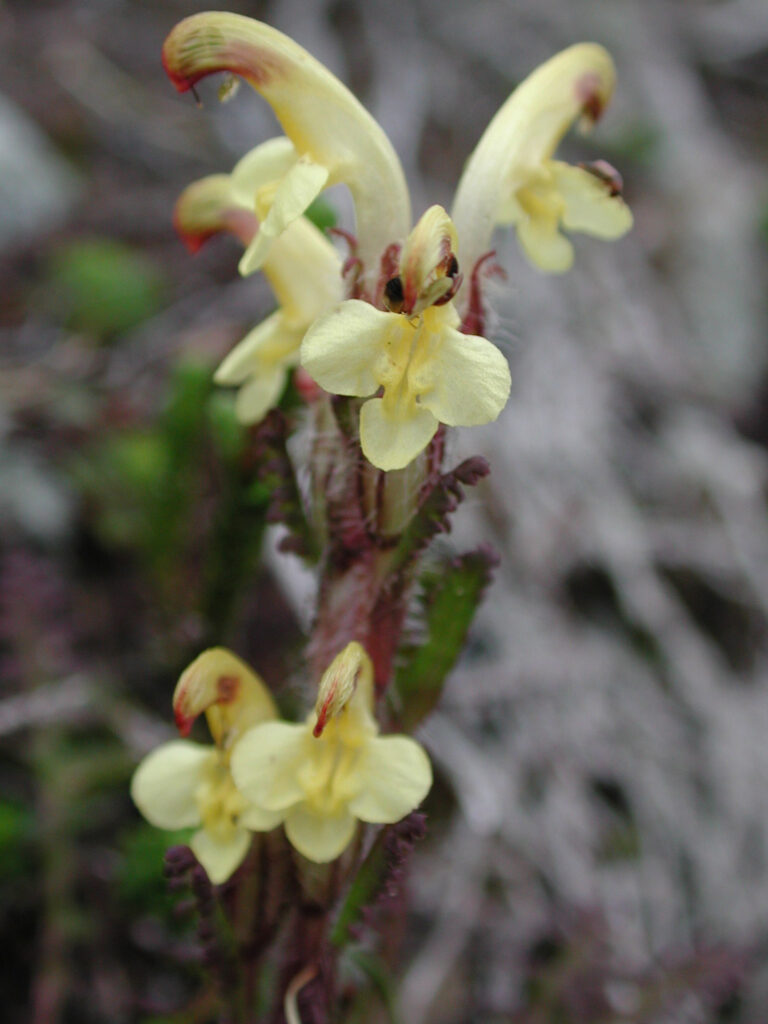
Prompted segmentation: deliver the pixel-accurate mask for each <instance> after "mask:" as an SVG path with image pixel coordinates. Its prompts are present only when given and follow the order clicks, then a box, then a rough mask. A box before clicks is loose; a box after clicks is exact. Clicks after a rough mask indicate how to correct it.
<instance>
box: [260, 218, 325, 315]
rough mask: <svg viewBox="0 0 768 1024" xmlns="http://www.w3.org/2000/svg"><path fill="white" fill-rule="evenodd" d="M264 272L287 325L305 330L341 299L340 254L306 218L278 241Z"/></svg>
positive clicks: (283, 234)
mask: <svg viewBox="0 0 768 1024" xmlns="http://www.w3.org/2000/svg"><path fill="white" fill-rule="evenodd" d="M262 269H263V271H264V274H265V276H266V278H267V280H268V281H269V283H270V285H271V286H272V291H273V292H274V293H275V298H276V299H277V301H278V303H279V305H280V306H281V307H282V311H283V316H284V318H285V321H286V324H291V325H293V326H296V327H302V328H303V330H306V328H307V327H309V325H310V324H311V323H312V322H313V321H314V320H316V319H317V317H318V316H320V314H321V313H325V312H327V311H328V310H329V309H332V308H333V307H334V306H336V305H338V303H340V302H341V300H342V297H343V296H342V293H343V290H344V285H343V281H342V279H341V260H340V259H339V254H338V253H337V252H336V250H335V249H334V247H333V246H332V245H331V243H330V242H329V241H328V239H327V238H326V237H325V235H324V234H323V233H322V231H319V230H318V229H317V228H316V227H315V225H314V224H312V223H311V222H310V221H308V220H307V219H306V217H299V218H298V220H295V221H294V222H293V224H290V225H289V226H288V227H287V228H286V229H285V231H284V232H283V233H282V235H280V237H279V238H278V239H276V240H275V242H274V244H273V245H272V248H271V249H270V250H269V254H268V256H267V258H266V259H265V260H264V266H263V267H262Z"/></svg>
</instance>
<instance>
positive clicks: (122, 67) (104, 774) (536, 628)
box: [0, 0, 768, 1024]
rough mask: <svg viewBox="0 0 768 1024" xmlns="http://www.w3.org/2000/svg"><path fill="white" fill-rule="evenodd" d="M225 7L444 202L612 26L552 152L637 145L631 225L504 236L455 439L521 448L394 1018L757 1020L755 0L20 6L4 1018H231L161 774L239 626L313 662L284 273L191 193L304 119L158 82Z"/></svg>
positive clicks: (500, 504) (760, 217) (443, 728)
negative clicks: (243, 347)
mask: <svg viewBox="0 0 768 1024" xmlns="http://www.w3.org/2000/svg"><path fill="white" fill-rule="evenodd" d="M211 6H215V7H219V6H221V7H222V8H224V9H231V10H236V11H239V12H241V13H245V14H250V15H253V16H256V17H259V18H262V19H264V20H267V21H269V22H270V23H271V24H273V25H275V26H276V27H278V28H280V29H282V30H284V31H285V32H287V33H289V34H290V35H292V36H293V37H294V38H295V39H296V40H297V41H298V42H300V43H302V44H303V45H304V46H306V47H307V48H308V49H309V50H310V51H311V52H312V53H314V54H315V55H316V56H317V57H319V58H320V59H321V60H323V61H324V62H325V63H326V64H327V65H328V66H329V67H330V68H331V69H332V70H333V71H335V72H336V73H337V74H338V75H339V76H340V77H341V78H342V79H343V80H344V81H345V82H346V83H347V84H348V85H349V86H350V87H351V88H352V89H353V90H354V91H355V92H356V93H357V95H358V96H359V97H360V98H361V100H362V101H363V102H364V103H365V105H366V106H367V107H368V108H369V109H370V110H371V111H372V112H373V113H374V115H375V116H376V117H377V118H378V119H379V121H380V122H381V124H382V125H383V127H384V128H385V130H386V131H387V133H388V134H389V136H390V137H391V139H392V140H393V143H394V145H395V147H396V149H397V150H398V152H399V154H400V156H401V159H402V161H403V164H404V166H405V169H406V174H407V176H408V179H409V182H410V184H411V188H412V195H413V201H414V211H415V213H416V214H417V215H418V214H419V213H421V212H422V211H423V209H425V208H426V206H428V205H429V204H431V203H434V202H439V203H443V204H444V205H446V206H448V205H449V204H450V202H451V197H452V194H453V189H454V188H455V184H456V182H457V181H458V177H459V174H460V172H461V168H462V165H463V161H464V160H465V159H466V157H467V155H468V154H469V152H470V151H471V149H472V147H473V145H474V144H475V142H476V141H477V139H478V138H479V136H480V134H481V132H482V129H483V127H484V126H485V124H486V123H487V122H488V120H489V119H490V117H491V116H492V115H493V113H494V112H495V111H496V109H497V108H498V106H499V105H500V104H501V103H502V101H503V100H504V99H505V98H506V96H507V95H508V93H509V92H510V90H511V89H512V88H513V87H514V86H515V84H516V83H517V82H519V81H520V80H521V79H522V78H523V77H524V76H525V75H526V74H527V73H528V72H529V71H530V70H532V69H533V67H535V66H536V65H537V64H538V63H539V62H540V61H542V60H544V59H546V58H547V57H549V56H550V55H551V54H553V53H554V52H555V51H557V50H559V49H561V48H562V47H564V46H567V45H569V44H570V43H572V42H575V41H578V40H582V39H594V40H596V41H599V42H601V43H603V44H605V45H606V46H607V47H608V48H609V49H610V50H611V52H612V53H613V55H614V57H615V59H616V63H617V65H618V69H619V87H618V90H617V93H616V96H615V100H614V102H613V104H612V106H611V107H610V108H609V110H608V113H607V115H606V117H605V118H604V120H603V121H602V122H601V123H600V125H599V126H598V128H597V130H596V132H595V133H594V134H593V135H592V136H590V137H588V138H580V137H577V136H573V137H571V138H569V140H568V142H567V144H566V145H565V146H564V147H563V149H561V152H562V153H564V154H565V156H566V158H571V159H586V160H592V159H596V158H604V159H607V160H609V161H610V162H611V163H612V164H614V165H616V166H617V167H618V168H619V169H620V170H621V172H622V173H623V175H624V180H625V191H626V196H627V199H628V201H629V202H630V204H631V206H632V207H633V209H634V212H635V229H634V231H633V232H632V233H631V235H629V236H628V237H627V238H626V239H624V240H622V241H621V242H619V243H614V244H604V243H600V242H597V241H594V240H590V239H585V238H583V237H579V238H577V239H576V247H577V258H576V264H575V268H574V269H573V270H572V271H571V272H570V273H569V274H568V275H566V276H564V277H559V278H554V277H545V276H543V275H541V274H539V273H537V272H536V271H534V270H532V269H531V268H530V267H529V266H528V265H527V264H526V263H525V262H524V260H523V258H522V256H521V255H520V252H519V250H518V249H517V245H516V242H515V241H514V238H512V237H511V236H501V237H500V238H499V248H498V252H499V259H500V262H501V263H502V264H503V266H504V267H505V268H506V271H507V280H506V281H505V282H495V283H494V284H493V287H492V304H493V310H494V316H493V322H492V325H491V330H490V332H489V333H490V336H491V337H492V338H493V339H494V340H495V341H496V342H497V343H498V344H499V345H500V346H501V347H502V348H503V350H504V351H505V353H506V354H507V355H508V356H509V359H510V362H511V365H512V374H513V394H512V398H511V400H510V402H509V405H508V407H507V409H506V410H505V412H504V413H503V415H502V417H501V419H500V420H499V421H498V423H496V424H493V425H491V426H490V427H488V428H483V429H475V430H472V431H465V432H460V433H459V436H458V437H456V438H454V439H453V440H452V442H451V443H452V446H453V447H452V449H451V452H450V457H451V458H450V461H458V459H459V457H460V456H463V455H467V454H472V453H475V452H479V453H482V454H484V455H485V456H487V457H488V458H489V460H490V462H491V465H492V476H491V478H490V479H489V480H488V481H486V482H485V483H484V485H483V486H482V487H480V488H478V490H477V491H475V492H474V493H473V495H472V497H471V498H470V500H469V501H467V502H466V503H465V506H464V507H463V508H462V510H461V511H460V513H459V515H458V517H457V521H456V529H455V532H454V534H453V535H452V537H451V539H450V545H451V546H453V547H455V548H456V549H457V550H459V549H462V548H465V547H468V546H471V545H473V544H477V543H479V542H481V541H491V542H492V543H493V545H494V546H495V547H496V549H497V550H498V551H499V553H500V554H501V557H502V561H501V566H500V569H499V570H498V573H497V576H496V580H495V583H494V585H493V588H492V590H491V591H490V594H489V597H488V599H487V600H486V603H485V605H484V606H483V608H482V610H481V612H480V615H479V617H478V619H477V621H476V624H475V627H474V629H473V632H472V638H471V644H470V647H469V649H468V651H467V653H466V656H465V658H464V660H463V661H462V664H461V665H460V666H459V668H458V669H457V671H455V672H454V674H453V676H452V678H451V681H450V684H449V686H448V690H447V692H446V694H445V696H444V699H443V701H442V703H441V706H440V708H439V710H438V712H437V713H436V714H435V715H434V716H433V717H432V718H431V719H430V721H429V722H428V724H427V725H426V727H425V728H424V729H423V731H422V739H423V741H424V742H425V743H426V745H427V746H428V747H429V749H430V751H431V752H432V754H433V758H434V761H435V764H436V767H437V773H438V779H437V784H436V786H435V789H434V790H433V793H432V794H431V795H430V798H429V801H428V804H427V808H426V809H427V811H428V814H429V826H430V831H429V836H428V838H427V839H426V840H425V841H424V842H423V843H422V844H421V845H420V847H419V849H418V852H417V855H416V857H415V860H414V865H413V870H412V873H411V878H410V888H411V894H412V902H413V914H412V920H411V925H410V928H409V930H408V935H407V938H406V941H405V947H404V949H405V953H404V956H403V968H402V972H401V976H402V983H401V985H400V987H399V991H398V993H397V998H398V1001H399V1006H400V1016H399V1018H397V1019H398V1020H400V1021H407V1022H409V1024H420V1022H425V1024H427V1022H434V1024H438V1022H439V1024H454V1022H455V1024H459V1022H474V1021H477V1022H480V1021H482V1022H491V1024H496V1022H499V1024H501V1022H513V1024H555V1022H557V1024H602V1022H605V1024H607V1022H609V1021H610V1022H626V1024H629V1022H632V1024H640V1022H647V1024H666V1022H671V1024H677V1022H682V1024H688V1022H690V1024H725V1022H735V1024H765V1021H766V1020H768V1010H767V1009H766V1007H768V969H767V968H766V966H765V965H766V958H765V954H766V952H767V951H768V743H766V734H768V629H767V628H766V625H767V622H766V620H767V619H768V508H767V506H766V496H767V494H768V490H767V489H766V485H767V484H768V452H767V451H766V445H767V444H768V373H767V367H768V351H767V349H766V311H767V309H766V299H765V296H766V278H767V271H768V179H767V177H766V153H768V5H767V4H766V3H765V0H709V2H706V0H698V2H697V0H687V2H685V0H579V2H572V0H514V2H512V0H475V2H473V3H472V4H467V3H459V2H458V0H449V2H442V3H441V2H438V0H388V2H387V3H386V4H380V5H377V4H372V3H364V2H362V0H357V2H356V0H335V2H333V0H328V2H325V0H273V2H269V3H257V2H245V0H240V2H235V0H232V2H231V3H229V4H224V5H218V4H213V5H212V4H205V3H193V2H187V0H91V2H87V0H61V2H53V0H51V2H44V0H40V2H36V0H35V2H33V0H17V2H5V3H2V4H0V55H1V56H2V59H1V60H0V295H2V304H1V308H0V348H1V355H0V359H1V363H0V365H1V366H2V374H1V375H0V478H1V481H2V485H1V488H0V522H2V531H1V534H0V673H1V674H2V690H1V692H0V744H2V747H1V752H0V792H2V802H0V943H1V944H2V953H3V955H2V957H0V978H1V979H2V980H1V981H0V986H1V988H0V991H2V999H3V1002H2V1006H3V1011H2V1016H3V1020H6V1021H9V1022H21V1021H24V1022H33V1024H47V1022H64V1024H69V1022H73V1024H89V1022H117V1024H121V1022H132V1021H153V1022H155V1024H159V1022H161V1021H162V1022H171V1021H176V1022H181V1021H184V1022H186V1021H194V1020H199V1021H207V1020H208V1019H209V1017H207V1016H206V1015H205V1014H206V1011H205V1009H204V1008H203V1009H201V1010H200V1011H199V1012H197V1014H196V1012H193V1010H192V1009H190V1008H189V1006H190V1004H189V999H190V995H191V994H192V993H194V992H195V990H196V988H197V986H198V984H199V970H200V966H199V962H198V960H199V957H198V954H197V951H196V947H195V944H194V942H193V933H192V931H191V925H190V923H189V921H188V920H187V919H186V918H185V917H184V916H183V914H179V913H178V912H177V911H176V910H174V904H175V902H176V901H175V900H174V899H173V898H172V896H171V895H170V894H169V893H168V892H167V889H166V886H165V883H164V881H163V879H162V875H161V865H162V854H163V850H164V849H165V847H166V845H168V843H169V842H170V841H173V838H174V837H169V836H168V835H167V834H164V833H161V832H158V831H156V830H154V829H152V828H150V827H149V826H148V825H146V824H145V823H143V822H142V821H141V819H140V818H139V816H138V814H137V812H136V811H135V810H134V809H133V807H132V805H131V803H130V800H129V797H128V788H127V787H128V781H129V779H130V775H131V772H132V770H133V768H134V766H135V764H136V763H137V761H138V759H139V758H140V757H141V756H142V755H143V754H144V753H145V752H146V751H148V750H149V749H150V748H152V747H153V746H154V745H155V744H156V743H157V742H159V741H161V740H162V739H164V738H166V737H169V736H170V735H171V719H170V697H171V694H172V689H173V685H174V683H175V679H176V677H177V675H178V672H179V670H180V669H181V668H182V667H183V666H184V665H185V664H186V663H187V662H188V661H189V660H190V659H191V657H192V656H193V655H194V654H196V653H197V652H198V651H199V650H200V649H202V647H204V646H205V645H206V644H210V643H212V642H217V643H224V644H226V645H229V646H231V647H233V648H234V649H235V650H237V651H238V653H239V654H241V655H242V656H243V657H245V658H246V659H248V660H250V661H251V662H252V663H253V664H254V665H255V666H257V668H258V670H259V671H260V672H261V673H262V674H263V676H264V677H265V678H266V679H267V681H268V682H269V683H270V684H271V685H273V686H274V687H275V689H276V691H278V692H280V691H281V688H282V690H283V691H285V689H286V687H287V688H288V691H291V689H293V690H295V691H296V692H297V693H298V692H299V691H300V683H299V682H297V679H299V678H300V667H301V650H302V638H303V636H304V632H305V630H306V627H307V624H308V621H309V617H310V616H311V609H312V591H311V580H309V579H307V578H306V577H305V575H304V573H303V571H302V569H301V565H300V563H299V562H298V560H297V559H295V558H293V557H292V556H290V555H287V556H283V555H279V556H278V555H277V554H276V550H275V548H276V542H275V537H274V534H273V530H272V529H271V528H269V527H267V525H266V523H265V510H266V506H267V490H266V488H265V486H264V485H263V483H259V481H258V479H257V478H256V477H255V475H254V473H253V469H252V467H249V465H248V461H247V459H245V460H244V459H243V452H244V445H245V444H246V440H245V439H244V437H243V433H242V431H241V430H240V429H239V428H238V427H237V425H236V423H235V421H234V418H233V414H232V408H231V395H229V394H228V393H225V392H220V391H217V390H216V389H214V388H213V387H212V384H211V372H212V369H213V368H214V367H215V366H216V365H217V363H218V361H219V360H220V359H221V357H222V355H223V354H224V353H225V352H227V351H228V350H229V349H230V348H231V347H232V345H233V344H234V343H235V342H236V341H238V340H239V339H240V338H241V337H242V336H243V335H244V333H245V332H246V330H248V329H249V328H250V327H251V326H252V325H253V324H255V323H257V322H259V321H260V320H261V319H262V318H263V317H264V316H265V315H266V314H267V313H268V312H269V311H270V297H269V294H268V291H267V289H266V287H265V286H264V284H263V282H261V281H259V280H257V279H254V278H251V279H249V280H241V279H239V278H238V276H237V272H236V266H237V260H238V255H239V253H238V250H237V247H236V245H235V244H234V243H233V242H231V241H229V240H226V239H221V240H214V241H212V242H211V243H210V244H209V245H208V246H206V247H205V248H204V249H203V250H202V251H201V252H200V253H198V254H197V255H196V256H195V257H192V256H190V255H189V254H188V253H187V252H186V251H185V249H184V248H183V246H182V245H181V243H180V242H179V240H178V239H177V238H176V237H175V234H174V231H173V228H172V223H171V214H172V207H173V202H174V200H175V197H176V196H177V195H178V193H179V192H180V191H181V189H182V188H183V187H184V186H185V185H186V184H187V183H188V182H189V181H191V180H192V179H194V178H197V177H200V176H202V175H204V174H208V173H213V172H218V171H227V170H229V169H230V168H231V166H232V165H233V164H234V163H235V161H236V160H237V158H238V157H239V156H240V155H242V153H243V152H245V151H246V150H247V149H248V148H250V147H251V146H253V145H254V144H256V143H257V142H259V141H262V140H263V139H265V138H267V137H269V136H271V135H273V134H276V123H275V121H274V119H273V118H272V115H271V113H270V111H269V109H268V107H267V106H266V104H265V103H264V102H263V101H262V100H261V99H260V98H259V97H257V96H256V95H255V94H253V93H252V92H251V91H250V90H249V89H247V88H243V89H241V90H240V92H239V93H238V95H237V96H236V97H235V98H233V99H232V101H231V102H229V103H228V104H227V105H226V106H221V105H219V103H218V102H217V99H216V85H215V83H208V82H204V83H202V84H201V87H200V90H199V91H200V95H201V100H202V109H200V108H198V107H197V106H196V105H195V103H194V101H193V100H192V99H191V98H190V96H189V95H187V96H182V97H179V96H178V95H177V94H176V93H175V91H174V90H173V88H172V87H171V85H170V83H169V82H168V81H167V80H166V78H165V76H164V73H163V71H162V68H161V66H160V60H159V55H160V48H161V45H162V42H163V39H164V38H165V35H166V34H167V32H168V31H169V30H170V28H171V27H172V26H173V25H174V24H175V22H176V21H178V20H179V19H181V18H182V17H184V16H186V15H188V14H190V13H193V12H195V11H198V10H203V9H206V8H208V7H211ZM329 201H330V202H331V203H332V204H336V205H337V206H338V209H339V211H340V216H341V223H342V224H344V223H347V221H346V220H345V218H348V210H347V205H348V204H347V203H346V201H345V197H344V196H343V195H342V196H336V195H335V194H334V195H331V196H330V198H329ZM445 543H448V542H445ZM290 695H291V694H290V692H289V693H288V696H289V697H290ZM371 1019H374V1018H373V1016H372V1018H371ZM383 1019H386V1018H383Z"/></svg>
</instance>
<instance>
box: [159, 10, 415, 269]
mask: <svg viewBox="0 0 768 1024" xmlns="http://www.w3.org/2000/svg"><path fill="white" fill-rule="evenodd" d="M163 64H164V66H165V69H166V71H167V72H168V75H169V76H170V78H171V80H172V81H173V82H174V84H175V85H176V88H177V89H178V90H179V91H180V92H183V91H185V90H187V89H191V88H192V87H193V86H194V85H195V83H196V82H197V81H199V80H200V79H201V78H204V77H205V76H206V75H210V74H212V73H214V72H217V71H229V72H232V73H233V74H236V75H239V76H241V77H242V78H244V79H245V80H246V81H247V82H248V83H249V84H250V85H251V86H253V88H254V89H255V90H256V91H257V92H258V93H260V94H261V95H262V96H263V97H264V99H266V100H267V102H268V103H269V104H270V106H271V107H272V109H273V110H274V112H275V115H276V116H277V119H278V121H279V122H280V124H281V125H282V128H283V131H284V132H285V134H286V135H287V136H288V138H289V139H290V140H291V142H292V143H293V145H294V146H295V149H296V154H297V160H296V162H295V163H294V164H293V165H292V166H291V167H290V168H289V169H287V170H286V172H285V173H284V175H283V176H282V178H281V181H280V184H279V186H278V187H277V189H276V191H275V194H274V197H273V201H272V204H271V208H270V211H269V216H268V217H267V218H266V219H265V221H264V227H263V229H262V232H260V233H259V236H260V238H261V241H258V239H257V244H256V246H255V247H254V250H253V251H252V252H251V256H250V258H249V262H248V269H249V270H255V269H257V267H259V266H260V265H261V262H262V261H263V259H264V257H265V256H266V253H267V251H268V248H269V243H270V242H271V241H272V240H273V239H274V238H275V237H276V236H277V235H278V234H279V233H280V231H281V230H283V229H284V228H285V227H287V226H288V224H289V223H291V222H292V221H293V220H295V219H296V218H297V217H299V216H300V215H301V214H302V213H303V212H304V210H305V209H306V208H307V207H308V206H309V204H310V203H311V202H312V200H313V199H315V197H316V196H317V195H318V194H319V193H320V192H321V191H322V189H324V188H326V187H327V186H329V185H334V184H337V183H343V184H346V185H347V186H348V187H349V190H350V192H351V193H352V197H353V199H354V202H355V212H356V218H357V239H358V253H357V255H358V256H359V257H360V259H361V260H362V263H363V267H364V274H365V276H366V277H367V278H368V280H369V281H370V282H372V283H373V282H375V279H376V277H377V275H378V271H379V259H380V257H381V255H382V253H383V252H384V250H385V249H386V247H387V245H388V244H389V243H390V242H391V241H392V240H393V239H396V240H397V239H402V238H404V237H405V235H406V234H407V232H408V229H409V227H410V200H409V196H408V189H407V186H406V183H405V178H404V176H403V170H402V167H401V165H400V161H399V159H398V157H397V154H396V153H395V151H394V149H393V148H392V145H391V143H390V141H389V139H388V138H387V136H386V135H385V134H384V132H383V131H382V129H381V128H380V127H379V125H378V124H377V123H376V121H374V119H373V118H372V117H371V115H370V114H369V113H368V112H367V111H366V110H365V108H364V107H363V106H362V105H361V104H360V103H359V102H358V100H357V99H355V97H354V96H353V95H352V94H351V93H350V92H349V90H348V89H347V88H346V87H345V86H344V85H342V84H341V82H339V80H338V79H337V78H336V77H335V76H334V75H332V74H331V72H330V71H328V70H327V69H326V68H325V67H323V65H322V64H321V63H320V62H319V61H317V60H315V58H314V57H312V56H310V54H308V53H307V52H306V50H304V49H303V48H302V47H301V46H299V45H298V43H295V42H294V41H293V40H292V39H289V38H288V36H285V35H283V34H282V32H278V31H277V30H276V29H274V28H270V26H268V25H264V24H262V23H261V22H258V21H254V20H253V19H251V18H246V17H243V16H241V15H239V14H228V13H224V12H206V13H203V14H195V15H192V17H190V18H185V19H184V21H182V22H180V23H179V24H178V25H177V26H176V27H175V28H174V29H173V30H172V32H171V33H170V35H169V36H168V38H167V39H166V41H165V45H164V46H163ZM264 229H266V230H264Z"/></svg>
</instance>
